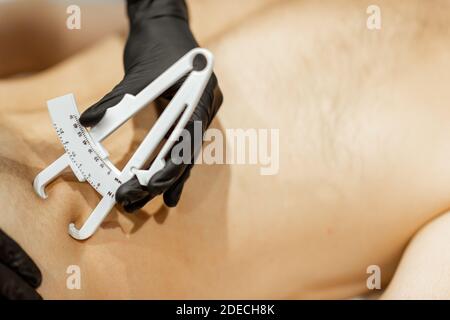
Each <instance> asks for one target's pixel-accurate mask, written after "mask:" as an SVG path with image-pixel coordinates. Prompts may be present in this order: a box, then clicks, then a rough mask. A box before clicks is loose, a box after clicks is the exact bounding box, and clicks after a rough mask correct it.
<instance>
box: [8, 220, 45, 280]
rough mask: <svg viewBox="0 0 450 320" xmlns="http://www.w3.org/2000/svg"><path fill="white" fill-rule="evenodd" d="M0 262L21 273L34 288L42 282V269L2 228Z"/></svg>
mask: <svg viewBox="0 0 450 320" xmlns="http://www.w3.org/2000/svg"><path fill="white" fill-rule="evenodd" d="M0 263H1V264H4V265H6V266H7V267H8V268H9V269H11V270H12V271H14V272H16V273H17V274H19V275H20V276H21V277H22V278H23V279H24V280H25V281H26V282H27V283H28V284H29V285H30V286H32V287H33V288H37V287H39V285H40V284H41V282H42V275H41V271H40V270H39V268H38V266H37V265H36V264H35V263H34V261H33V260H32V259H31V258H30V257H29V256H28V254H27V253H26V252H25V251H24V250H23V249H22V248H21V247H20V246H19V244H18V243H17V242H15V241H14V240H13V239H11V238H10V237H9V236H8V235H7V234H6V233H5V232H4V231H3V230H1V229H0Z"/></svg>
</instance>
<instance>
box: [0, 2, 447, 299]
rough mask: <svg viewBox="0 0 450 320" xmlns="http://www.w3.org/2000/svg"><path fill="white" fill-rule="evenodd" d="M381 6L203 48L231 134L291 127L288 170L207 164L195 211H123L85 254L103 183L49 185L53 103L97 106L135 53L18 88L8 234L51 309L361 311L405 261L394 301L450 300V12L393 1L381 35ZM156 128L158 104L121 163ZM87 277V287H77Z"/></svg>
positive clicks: (225, 36)
mask: <svg viewBox="0 0 450 320" xmlns="http://www.w3.org/2000/svg"><path fill="white" fill-rule="evenodd" d="M199 3H200V4H201V1H197V2H196V1H193V2H191V3H190V4H191V6H192V10H191V12H192V20H193V22H192V23H193V26H194V33H196V32H195V28H198V29H202V23H201V22H199V20H201V18H202V16H203V15H205V14H202V16H199V15H198V14H197V15H195V12H199V11H196V10H198V9H195V5H198V4H199ZM370 4H371V3H369V2H365V1H340V2H339V3H337V2H335V1H321V2H320V3H319V2H317V1H283V2H277V3H275V2H270V1H268V2H266V3H265V4H264V5H262V4H261V5H258V6H259V7H258V8H256V7H255V8H254V9H253V10H251V9H250V8H248V11H247V12H248V18H247V19H239V18H238V17H236V16H235V20H233V21H236V22H235V23H233V24H225V23H224V25H223V28H222V29H220V28H217V29H216V30H215V31H214V32H212V31H211V32H209V33H205V34H204V35H202V37H200V38H199V40H200V42H201V44H202V45H203V46H205V47H207V48H209V49H211V50H212V51H213V53H214V54H215V56H216V67H215V71H216V73H217V76H218V78H219V81H220V85H221V88H222V90H223V92H224V97H225V101H224V105H223V106H222V108H221V110H220V113H219V116H218V119H216V121H215V122H214V123H213V127H215V128H219V129H221V130H224V129H226V128H280V146H279V147H280V171H279V174H277V175H274V176H261V175H260V174H259V167H258V166H238V165H233V166H226V165H214V166H208V165H201V166H198V167H196V168H195V169H194V170H193V172H192V177H191V179H190V180H189V182H188V183H187V185H186V188H185V190H184V193H183V195H182V199H181V202H180V204H179V206H178V207H177V208H175V209H170V210H169V209H167V208H165V207H164V206H163V205H162V200H161V199H160V198H158V199H156V200H155V201H153V202H151V203H150V204H149V205H147V206H146V207H145V208H144V210H141V211H140V212H138V213H137V214H136V215H134V216H129V215H123V214H121V213H120V212H119V211H118V210H117V209H114V211H113V212H112V213H111V214H110V216H109V217H108V219H107V221H106V222H105V223H104V224H103V225H102V227H101V228H100V229H99V230H98V232H97V233H96V234H95V235H94V236H93V237H92V238H91V239H89V240H88V241H85V242H77V241H75V240H73V239H71V238H70V237H69V236H68V235H67V226H68V224H69V222H71V221H76V222H77V224H78V226H79V225H80V223H82V221H84V220H85V218H86V216H87V215H88V214H89V213H90V212H91V211H92V209H93V208H94V206H95V205H96V203H97V202H98V196H97V195H96V194H95V192H93V190H92V188H91V187H90V186H88V185H84V184H79V183H78V182H77V181H76V179H75V178H74V176H73V175H72V174H71V173H70V172H67V173H65V174H64V175H63V177H62V178H60V179H58V180H57V181H56V182H55V183H53V184H52V185H51V186H50V187H49V188H48V190H47V191H48V194H49V198H48V199H47V200H45V201H44V200H41V199H40V198H38V197H37V196H36V195H35V194H34V192H33V190H32V186H31V181H32V180H33V179H34V176H35V175H36V174H37V173H38V172H39V171H40V170H42V169H43V168H44V167H45V166H47V165H48V164H50V163H51V162H52V161H53V160H54V159H56V157H58V156H59V155H60V154H61V153H62V147H61V146H60V144H59V142H58V141H57V139H56V136H55V134H54V132H53V128H52V126H51V125H50V121H49V117H48V114H47V111H46V108H45V101H46V100H48V99H50V98H53V97H56V96H60V95H63V94H66V93H68V92H73V93H74V94H75V95H76V97H77V102H78V106H79V108H80V110H84V109H85V108H87V107H88V106H89V105H90V104H92V103H93V102H95V101H96V100H97V99H98V98H100V97H101V96H102V95H103V94H104V93H105V92H107V91H108V90H109V89H110V88H111V87H112V86H113V85H114V84H115V83H117V82H118V81H119V80H120V78H121V76H122V70H121V55H122V48H123V40H122V39H121V38H119V37H109V38H104V39H103V40H102V41H99V42H98V43H97V44H96V45H95V46H93V47H92V48H90V49H84V50H83V51H81V52H79V53H77V54H75V55H73V56H72V57H69V58H67V59H65V61H64V62H63V63H61V64H58V65H55V66H54V67H52V68H49V69H47V70H45V71H43V72H40V73H36V74H34V75H29V76H24V77H19V78H13V79H3V80H0V127H1V129H0V180H1V181H2V183H1V184H0V194H1V198H0V199H1V200H0V201H1V205H2V211H3V213H2V215H0V226H2V228H3V229H4V230H5V231H6V232H8V233H9V234H10V235H11V236H13V237H14V238H15V239H16V240H17V241H18V242H19V243H20V244H21V245H22V246H23V247H24V248H26V250H27V251H28V252H29V253H30V255H31V256H32V257H33V258H34V259H35V261H36V262H37V263H38V265H39V267H40V268H41V269H42V272H43V277H44V282H43V284H42V287H41V288H40V289H39V292H40V293H41V294H42V295H43V296H44V298H47V299H52V298H69V299H74V298H346V297H352V296H355V295H361V294H366V293H368V290H367V288H366V279H367V277H368V275H367V274H366V269H367V267H368V266H370V265H379V266H380V267H381V270H382V284H383V288H386V286H387V284H388V283H389V281H390V279H391V278H392V276H393V274H394V272H395V270H396V268H397V266H398V263H399V261H400V259H401V257H402V253H403V250H404V249H405V248H408V249H407V250H406V252H405V255H404V258H403V259H402V262H401V263H400V266H399V268H398V270H397V272H396V274H395V277H394V280H393V281H392V283H391V285H390V286H389V287H388V289H387V291H386V295H385V296H384V297H385V298H397V297H402V298H403V297H421V298H429V297H443V298H445V297H447V298H450V296H449V294H448V288H450V281H449V279H448V277H447V278H446V277H445V274H446V273H445V267H446V266H447V265H448V263H447V264H446V263H445V261H447V260H448V259H449V258H448V250H445V246H444V245H443V243H445V242H447V243H448V241H447V240H448V239H446V237H445V232H444V231H443V230H445V226H446V225H448V218H446V217H447V216H448V214H443V213H445V212H446V211H448V210H449V208H450V196H449V191H450V165H449V163H450V161H449V160H450V139H448V138H449V136H450V122H449V121H448V119H449V118H450V108H449V107H448V104H449V102H450V92H449V90H448V83H449V81H450V73H449V72H448V71H449V69H450V62H449V61H450V59H449V58H450V57H449V55H450V53H449V52H450V50H448V49H449V48H448V46H449V44H448V41H447V40H446V39H448V35H449V27H450V26H449V22H448V19H447V18H446V15H445V12H448V6H449V4H446V3H445V1H435V2H434V4H433V5H429V2H426V1H396V2H395V4H394V3H392V2H390V1H380V3H379V6H380V7H381V8H382V12H383V27H382V30H380V31H370V30H367V28H366V27H365V22H366V18H367V14H366V13H365V9H366V8H367V6H368V5H370ZM254 5H255V6H256V4H254ZM197 8H198V7H197ZM220 8H221V7H220V5H219V4H218V5H217V6H216V7H214V6H213V5H211V7H210V10H212V12H217V10H220ZM205 16H208V15H205ZM224 20H226V19H224ZM208 23H211V22H208V21H206V22H205V26H207V25H208ZM236 71H237V72H236ZM24 93H26V94H24ZM155 117H156V111H155V108H147V109H146V111H145V112H144V113H143V114H142V116H141V117H139V118H135V119H134V120H133V121H131V122H129V123H127V124H126V125H125V126H124V127H123V128H121V129H120V131H119V132H117V133H116V134H115V135H113V136H112V138H111V139H109V140H108V141H107V142H106V144H105V146H106V148H107V149H108V150H109V151H110V153H111V155H112V159H113V161H114V162H115V163H118V162H119V163H122V164H123V163H124V162H126V159H127V156H129V153H130V152H132V150H133V148H135V147H136V146H137V144H138V143H139V141H140V140H141V139H142V138H143V136H144V135H145V133H146V132H147V129H148V127H149V126H150V124H151V123H152V121H153V120H154V119H155ZM200 185H208V189H207V192H206V193H204V194H198V193H197V192H196V190H197V188H196V186H200ZM202 189H204V188H202ZM433 220H434V221H433ZM430 221H431V222H430ZM427 224H429V226H426V227H425V229H423V230H422V231H420V233H418V234H417V235H416V232H417V231H418V230H420V229H421V228H422V227H424V226H425V225H427ZM446 230H448V228H447V229H446ZM447 238H448V237H447ZM411 239H413V241H412V242H411V243H410V244H409V245H408V242H409V241H410V240H411ZM432 248H436V249H435V250H432ZM436 252H437V253H439V254H437V253H436ZM427 259H433V260H436V263H435V264H433V265H436V266H437V267H440V268H441V269H439V270H440V271H441V272H440V273H438V274H442V275H443V276H441V277H439V275H438V274H433V272H434V269H433V268H432V267H430V266H427V265H426V264H425V263H423V261H425V262H426V261H427ZM69 265H78V266H80V268H81V272H82V288H81V290H68V289H67V288H66V279H67V274H66V269H67V267H68V266H69ZM419 267H421V268H422V270H424V271H423V272H421V273H420V275H419V276H417V274H416V273H415V271H416V270H417V268H419ZM428 274H431V275H432V278H433V279H432V281H427V279H428V277H427V275H428ZM447 275H448V273H447ZM417 277H419V279H420V281H417ZM420 277H422V278H420ZM413 280H415V283H416V285H415V286H414V287H413V288H411V287H410V286H408V281H409V282H411V281H413ZM433 284H435V285H433ZM424 288H426V290H425V289H424Z"/></svg>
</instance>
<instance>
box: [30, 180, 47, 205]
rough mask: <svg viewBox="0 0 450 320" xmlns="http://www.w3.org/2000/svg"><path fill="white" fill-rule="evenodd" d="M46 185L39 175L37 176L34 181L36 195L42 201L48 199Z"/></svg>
mask: <svg viewBox="0 0 450 320" xmlns="http://www.w3.org/2000/svg"><path fill="white" fill-rule="evenodd" d="M46 185H47V184H46V183H45V182H44V181H42V179H41V177H40V176H39V175H37V176H36V178H34V181H33V188H34V192H36V194H37V195H38V196H39V197H41V198H42V199H47V194H46V193H45V186H46Z"/></svg>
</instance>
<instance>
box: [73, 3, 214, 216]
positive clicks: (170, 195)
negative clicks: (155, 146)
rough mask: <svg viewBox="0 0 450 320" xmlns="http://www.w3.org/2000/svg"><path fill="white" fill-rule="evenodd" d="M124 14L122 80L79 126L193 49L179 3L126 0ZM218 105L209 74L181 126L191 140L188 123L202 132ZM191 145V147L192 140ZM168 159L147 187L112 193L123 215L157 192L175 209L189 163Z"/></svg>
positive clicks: (128, 186)
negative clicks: (199, 126)
mask: <svg viewBox="0 0 450 320" xmlns="http://www.w3.org/2000/svg"><path fill="white" fill-rule="evenodd" d="M127 11H128V17H129V20H130V33H129V36H128V40H127V43H126V47H125V53H124V65H125V77H124V79H123V80H122V81H121V82H120V83H119V84H118V85H117V86H116V87H115V88H114V89H113V90H112V91H111V92H110V93H108V94H107V95H106V96H105V97H103V98H102V99H101V100H100V101H99V102H97V103H96V104H94V105H93V106H91V107H90V108H89V109H88V110H86V111H85V112H84V113H83V114H82V115H81V117H80V122H81V124H83V125H84V126H88V127H89V126H94V125H95V124H97V123H98V122H99V121H100V120H101V118H102V117H103V115H104V114H105V112H106V110H107V109H108V108H110V107H113V106H114V105H116V104H117V103H119V102H120V100H122V98H123V96H124V95H125V94H126V93H129V94H133V95H136V94H138V93H139V92H140V91H141V90H142V89H143V88H144V87H146V86H147V85H148V84H149V83H150V82H152V81H153V80H155V79H156V78H157V77H158V76H159V75H161V74H162V73H163V72H164V71H165V70H166V69H167V68H168V67H170V66H171V65H172V64H174V63H175V62H176V61H177V60H178V59H180V58H181V57H182V56H184V55H185V54H186V53H187V52H188V51H190V50H191V49H193V48H195V47H198V45H197V42H196V40H195V39H194V36H193V35H192V32H191V30H190V28H189V21H188V13H187V7H186V4H185V2H184V0H128V1H127ZM182 83H183V81H179V82H178V83H176V84H175V85H174V86H173V87H172V88H170V89H169V90H167V91H166V92H165V93H163V94H162V96H161V97H160V98H161V99H160V100H164V101H166V103H167V101H168V100H170V99H171V98H172V97H173V96H174V94H175V93H176V92H177V90H178V89H179V88H180V86H181V84H182ZM221 104H222V93H221V91H220V89H219V87H218V83H217V78H216V76H215V75H214V74H213V75H212V77H211V79H210V80H209V82H208V84H207V87H206V89H205V92H204V94H203V96H202V97H201V99H200V102H199V104H198V106H197V108H196V110H195V112H194V114H193V116H192V118H191V120H190V122H189V123H188V124H187V126H186V129H188V130H189V131H190V133H191V137H192V139H194V134H193V128H194V125H193V122H194V121H201V122H202V129H203V131H204V130H206V128H207V127H208V126H209V124H210V123H211V121H212V119H213V117H214V116H215V114H216V113H217V111H218V109H219V107H220V105H221ZM191 142H192V145H193V144H194V143H193V141H191ZM178 143H180V142H178ZM196 145H199V144H196ZM174 147H175V146H174ZM192 150H193V149H192ZM197 151H198V150H193V155H191V156H192V159H193V160H192V161H191V163H193V162H194V155H195V152H197ZM172 160H174V159H168V161H167V162H166V166H165V167H164V169H162V170H161V171H159V172H157V173H156V174H155V175H154V176H153V177H152V179H151V180H150V182H149V184H148V186H141V185H140V184H139V182H138V181H137V178H133V179H132V180H130V181H129V182H127V183H125V184H123V185H122V186H121V187H120V188H119V189H118V190H117V193H116V200H117V202H118V203H120V204H121V205H122V206H123V207H124V208H125V210H126V211H128V212H132V211H135V210H137V209H139V208H141V207H143V206H144V205H145V204H146V203H147V202H148V201H150V200H151V199H152V198H154V197H155V196H157V195H159V194H162V193H163V194H164V202H165V203H166V205H167V206H169V207H174V206H176V205H177V203H178V201H179V199H180V195H181V192H182V190H183V186H184V183H185V182H186V180H187V178H188V177H189V174H190V170H191V168H192V164H184V163H182V164H179V165H176V164H174V162H175V163H180V162H179V161H172Z"/></svg>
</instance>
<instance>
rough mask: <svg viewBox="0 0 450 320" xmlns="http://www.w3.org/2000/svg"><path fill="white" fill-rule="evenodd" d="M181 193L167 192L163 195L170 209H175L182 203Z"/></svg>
mask: <svg viewBox="0 0 450 320" xmlns="http://www.w3.org/2000/svg"><path fill="white" fill-rule="evenodd" d="M180 197H181V192H179V193H176V192H165V193H164V195H163V198H164V203H165V204H166V206H168V207H169V208H174V207H176V206H177V205H178V202H179V201H180Z"/></svg>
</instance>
